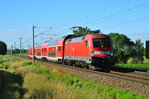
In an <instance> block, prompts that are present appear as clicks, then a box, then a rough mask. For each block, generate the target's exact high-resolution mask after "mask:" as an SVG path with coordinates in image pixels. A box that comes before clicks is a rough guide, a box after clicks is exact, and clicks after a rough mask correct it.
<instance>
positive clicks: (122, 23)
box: [102, 17, 149, 28]
mask: <svg viewBox="0 0 150 99" xmlns="http://www.w3.org/2000/svg"><path fill="white" fill-rule="evenodd" d="M147 18H149V17H142V18H138V19H135V20H130V21H125V22H121V23H118V24H114V25H110V26H105V27H102V28H112V27H115V26H120V25H124V24H127V23H132V22H136V21H141V20H145V19H147Z"/></svg>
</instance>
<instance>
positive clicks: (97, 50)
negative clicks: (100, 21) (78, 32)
mask: <svg viewBox="0 0 150 99" xmlns="http://www.w3.org/2000/svg"><path fill="white" fill-rule="evenodd" d="M31 51H32V50H31V49H29V56H30V52H31ZM40 52H41V53H40ZM36 53H37V55H35V57H36V58H42V59H46V60H50V61H55V62H58V63H64V64H68V65H74V66H81V67H85V68H93V67H94V68H95V67H96V68H102V69H108V68H109V67H110V66H112V65H114V64H115V61H114V57H113V42H112V39H111V38H110V37H109V36H108V35H104V34H88V35H86V36H82V37H75V36H74V35H68V36H66V37H64V38H63V39H60V40H59V41H58V42H55V43H44V44H43V45H42V46H41V48H36ZM38 55H40V57H39V56H38Z"/></svg>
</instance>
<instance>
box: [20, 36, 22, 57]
mask: <svg viewBox="0 0 150 99" xmlns="http://www.w3.org/2000/svg"><path fill="white" fill-rule="evenodd" d="M21 39H22V38H21V37H20V54H21Z"/></svg>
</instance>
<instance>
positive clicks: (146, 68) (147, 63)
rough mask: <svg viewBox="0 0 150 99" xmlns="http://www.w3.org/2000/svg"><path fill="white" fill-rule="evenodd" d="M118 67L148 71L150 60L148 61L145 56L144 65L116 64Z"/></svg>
mask: <svg viewBox="0 0 150 99" xmlns="http://www.w3.org/2000/svg"><path fill="white" fill-rule="evenodd" d="M115 66H116V67H123V68H130V69H141V70H148V69H149V59H146V57H145V56H144V61H143V64H115Z"/></svg>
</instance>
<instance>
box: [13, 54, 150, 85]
mask: <svg viewBox="0 0 150 99" xmlns="http://www.w3.org/2000/svg"><path fill="white" fill-rule="evenodd" d="M15 56H16V55H15ZM17 57H21V58H27V59H31V58H28V57H27V56H18V55H17ZM36 62H38V63H40V64H43V63H44V64H45V65H47V66H48V65H49V62H45V61H42V60H36ZM51 64H53V65H55V66H56V65H57V66H58V65H59V66H61V67H64V68H70V69H76V70H80V71H83V72H90V73H95V74H99V75H105V76H111V77H116V78H120V79H125V80H129V81H134V82H138V83H142V84H146V85H149V78H148V76H141V75H140V74H143V73H141V72H135V74H133V73H132V74H131V73H121V72H115V71H110V72H109V73H106V72H102V71H94V70H89V69H84V68H79V67H72V66H68V65H63V64H57V63H53V62H51ZM145 75H147V74H145Z"/></svg>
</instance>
